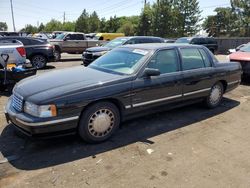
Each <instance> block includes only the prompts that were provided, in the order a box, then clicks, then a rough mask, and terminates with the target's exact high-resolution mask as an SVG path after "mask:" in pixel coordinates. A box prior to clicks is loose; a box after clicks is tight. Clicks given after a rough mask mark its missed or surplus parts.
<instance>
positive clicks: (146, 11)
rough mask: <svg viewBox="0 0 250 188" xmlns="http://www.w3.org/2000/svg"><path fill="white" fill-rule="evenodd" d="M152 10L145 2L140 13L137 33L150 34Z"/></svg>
mask: <svg viewBox="0 0 250 188" xmlns="http://www.w3.org/2000/svg"><path fill="white" fill-rule="evenodd" d="M152 17H153V11H152V8H151V6H150V4H149V3H147V4H146V5H145V6H144V8H143V10H142V13H141V15H140V18H139V23H138V29H137V33H138V35H145V36H146V35H151V27H152Z"/></svg>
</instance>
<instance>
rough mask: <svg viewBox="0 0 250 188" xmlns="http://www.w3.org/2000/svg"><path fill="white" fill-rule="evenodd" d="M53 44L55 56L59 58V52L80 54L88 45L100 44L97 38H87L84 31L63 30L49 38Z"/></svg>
mask: <svg viewBox="0 0 250 188" xmlns="http://www.w3.org/2000/svg"><path fill="white" fill-rule="evenodd" d="M49 41H50V44H52V45H53V46H55V57H56V60H57V61H58V60H59V59H61V53H69V54H79V53H80V54H81V53H83V52H84V51H85V49H87V48H89V47H94V46H98V45H99V44H101V42H100V41H97V40H87V38H86V36H85V34H84V33H77V32H65V33H62V34H60V35H58V36H57V37H56V38H55V39H51V40H49Z"/></svg>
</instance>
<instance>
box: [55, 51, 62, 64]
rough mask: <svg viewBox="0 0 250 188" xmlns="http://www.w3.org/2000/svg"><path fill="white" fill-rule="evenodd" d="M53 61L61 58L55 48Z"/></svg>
mask: <svg viewBox="0 0 250 188" xmlns="http://www.w3.org/2000/svg"><path fill="white" fill-rule="evenodd" d="M54 56H55V61H60V59H61V52H60V51H59V50H57V49H55V51H54Z"/></svg>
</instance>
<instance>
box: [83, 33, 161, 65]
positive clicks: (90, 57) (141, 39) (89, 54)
mask: <svg viewBox="0 0 250 188" xmlns="http://www.w3.org/2000/svg"><path fill="white" fill-rule="evenodd" d="M141 43H164V39H163V38H159V37H150V36H133V37H118V38H116V39H114V40H112V41H110V42H108V43H107V44H105V45H103V46H99V47H92V48H87V49H86V51H85V52H83V54H82V58H83V64H84V65H85V66H87V65H89V64H90V63H91V62H93V61H94V60H96V59H97V58H99V57H101V56H102V55H104V54H105V53H107V52H108V51H110V50H112V49H114V48H116V47H118V46H121V45H126V44H141Z"/></svg>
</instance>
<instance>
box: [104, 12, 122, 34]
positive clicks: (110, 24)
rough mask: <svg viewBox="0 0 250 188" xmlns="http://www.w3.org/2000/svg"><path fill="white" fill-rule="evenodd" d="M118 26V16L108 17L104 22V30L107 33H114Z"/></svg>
mask: <svg viewBox="0 0 250 188" xmlns="http://www.w3.org/2000/svg"><path fill="white" fill-rule="evenodd" d="M119 28H120V23H119V18H117V17H116V16H114V17H112V16H111V17H110V19H109V20H108V21H107V22H106V25H105V30H106V31H107V32H109V33H116V31H117V30H118V29H119Z"/></svg>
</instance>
